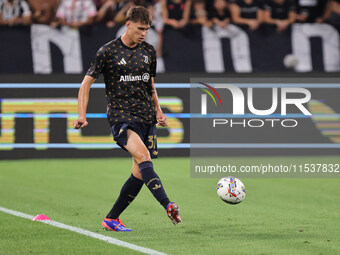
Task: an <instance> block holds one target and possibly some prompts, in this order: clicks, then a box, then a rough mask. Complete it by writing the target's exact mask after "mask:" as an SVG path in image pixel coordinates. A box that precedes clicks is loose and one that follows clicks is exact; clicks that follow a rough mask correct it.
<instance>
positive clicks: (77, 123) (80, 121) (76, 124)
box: [73, 119, 89, 129]
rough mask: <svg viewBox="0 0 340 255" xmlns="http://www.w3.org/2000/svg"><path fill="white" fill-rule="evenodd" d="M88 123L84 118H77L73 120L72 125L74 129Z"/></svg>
mask: <svg viewBox="0 0 340 255" xmlns="http://www.w3.org/2000/svg"><path fill="white" fill-rule="evenodd" d="M88 124H89V123H88V122H87V120H86V119H77V120H75V121H74V122H73V127H74V128H75V129H79V128H83V127H86V126H87V125H88Z"/></svg>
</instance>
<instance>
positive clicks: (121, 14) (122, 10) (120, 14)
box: [114, 1, 138, 24]
mask: <svg viewBox="0 0 340 255" xmlns="http://www.w3.org/2000/svg"><path fill="white" fill-rule="evenodd" d="M137 5H138V4H137ZM133 6H135V3H134V2H133V1H122V4H121V5H120V6H119V8H118V9H117V14H116V16H115V18H114V22H116V23H120V24H125V19H126V13H127V11H128V10H129V9H130V8H131V7H133Z"/></svg>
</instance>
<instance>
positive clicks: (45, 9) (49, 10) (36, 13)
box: [29, 0, 58, 24]
mask: <svg viewBox="0 0 340 255" xmlns="http://www.w3.org/2000/svg"><path fill="white" fill-rule="evenodd" d="M29 4H30V6H31V8H32V12H33V14H32V21H33V23H39V24H50V23H51V22H52V20H53V19H54V17H55V12H56V9H57V7H58V0H29Z"/></svg>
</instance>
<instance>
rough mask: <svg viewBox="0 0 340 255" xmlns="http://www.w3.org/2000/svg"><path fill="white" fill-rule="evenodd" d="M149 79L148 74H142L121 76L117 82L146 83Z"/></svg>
mask: <svg viewBox="0 0 340 255" xmlns="http://www.w3.org/2000/svg"><path fill="white" fill-rule="evenodd" d="M149 79H150V74H148V73H144V74H143V76H142V75H121V76H120V79H119V81H124V82H127V81H144V82H148V81H149Z"/></svg>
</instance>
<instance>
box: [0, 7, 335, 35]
mask: <svg viewBox="0 0 340 255" xmlns="http://www.w3.org/2000/svg"><path fill="white" fill-rule="evenodd" d="M135 5H143V6H146V7H147V8H149V9H150V11H151V13H152V14H153V21H154V23H153V25H154V27H155V29H156V31H157V32H161V31H162V30H163V28H167V27H168V28H172V29H182V28H184V27H186V26H187V25H188V24H198V25H202V26H207V27H213V26H219V27H221V28H225V27H227V26H228V24H229V23H233V24H236V25H238V26H241V27H244V28H246V29H249V30H256V29H258V28H259V27H260V26H261V24H267V25H269V26H273V27H275V28H276V30H277V31H279V32H280V31H283V30H286V29H287V27H289V25H290V24H292V23H296V22H300V23H304V22H306V23H323V22H327V23H330V24H332V25H334V26H335V27H339V26H340V0H0V25H5V26H13V25H30V24H32V23H38V24H49V25H51V26H52V27H57V26H59V25H64V26H69V27H72V28H79V27H82V26H86V25H92V24H103V25H106V26H107V27H113V26H115V25H116V24H122V23H124V20H125V14H126V12H127V10H128V9H129V8H130V7H131V6H135Z"/></svg>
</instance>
